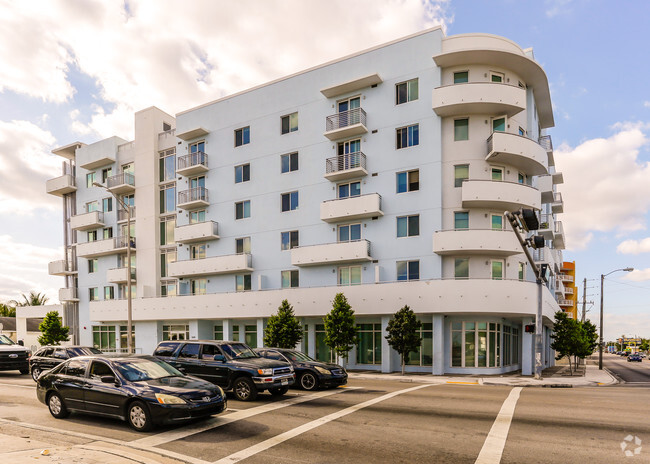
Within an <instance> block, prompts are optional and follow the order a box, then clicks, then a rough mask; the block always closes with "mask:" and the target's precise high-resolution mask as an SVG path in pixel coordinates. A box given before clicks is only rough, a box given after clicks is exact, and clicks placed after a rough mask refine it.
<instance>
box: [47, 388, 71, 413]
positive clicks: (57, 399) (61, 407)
mask: <svg viewBox="0 0 650 464" xmlns="http://www.w3.org/2000/svg"><path fill="white" fill-rule="evenodd" d="M47 407H48V409H49V410H50V414H52V416H53V417H55V418H56V419H63V418H65V417H68V416H69V415H70V411H68V408H66V407H65V403H64V402H63V398H61V395H59V394H58V393H52V394H50V396H48V398H47Z"/></svg>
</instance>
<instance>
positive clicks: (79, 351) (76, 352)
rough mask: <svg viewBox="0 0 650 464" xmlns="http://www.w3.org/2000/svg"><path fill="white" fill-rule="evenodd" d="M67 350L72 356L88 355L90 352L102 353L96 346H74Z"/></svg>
mask: <svg viewBox="0 0 650 464" xmlns="http://www.w3.org/2000/svg"><path fill="white" fill-rule="evenodd" d="M68 351H69V352H70V353H72V356H88V355H90V354H102V352H101V351H99V350H98V349H97V348H90V347H86V346H80V347H76V348H68Z"/></svg>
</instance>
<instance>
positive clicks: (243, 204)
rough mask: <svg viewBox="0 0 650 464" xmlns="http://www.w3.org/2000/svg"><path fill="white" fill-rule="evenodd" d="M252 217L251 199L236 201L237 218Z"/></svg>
mask: <svg viewBox="0 0 650 464" xmlns="http://www.w3.org/2000/svg"><path fill="white" fill-rule="evenodd" d="M248 217H251V201H250V200H246V201H240V202H237V203H235V219H244V218H248Z"/></svg>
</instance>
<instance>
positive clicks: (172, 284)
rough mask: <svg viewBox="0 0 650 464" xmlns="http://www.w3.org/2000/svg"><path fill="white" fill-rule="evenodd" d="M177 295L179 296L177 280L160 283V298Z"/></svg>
mask: <svg viewBox="0 0 650 464" xmlns="http://www.w3.org/2000/svg"><path fill="white" fill-rule="evenodd" d="M176 295H178V282H176V281H175V280H168V281H162V282H161V283H160V296H176Z"/></svg>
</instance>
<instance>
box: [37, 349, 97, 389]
mask: <svg viewBox="0 0 650 464" xmlns="http://www.w3.org/2000/svg"><path fill="white" fill-rule="evenodd" d="M93 354H102V352H101V351H99V350H98V349H97V348H92V347H89V346H44V347H42V348H41V349H39V350H38V351H37V352H36V353H34V354H33V355H32V357H31V358H29V371H30V372H31V374H32V379H34V382H36V380H37V379H38V376H39V375H41V373H43V372H45V371H49V370H50V369H52V368H54V367H56V366H58V365H59V364H61V363H62V362H63V361H65V360H66V359H70V358H76V357H77V356H89V355H93Z"/></svg>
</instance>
